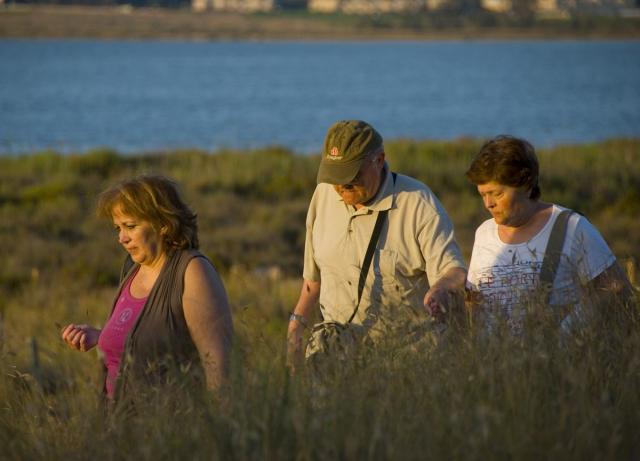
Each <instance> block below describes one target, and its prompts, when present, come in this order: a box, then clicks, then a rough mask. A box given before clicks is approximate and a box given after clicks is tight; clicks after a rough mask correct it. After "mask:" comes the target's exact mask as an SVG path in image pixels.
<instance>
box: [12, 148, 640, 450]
mask: <svg viewBox="0 0 640 461" xmlns="http://www.w3.org/2000/svg"><path fill="white" fill-rule="evenodd" d="M387 147H388V150H389V156H388V157H389V162H390V164H391V166H392V168H394V169H395V170H397V171H400V172H406V173H409V174H412V175H414V176H416V177H418V178H420V179H422V180H423V181H425V182H427V183H428V184H430V185H431V186H432V188H433V189H434V191H435V192H436V193H437V194H438V195H439V196H440V197H441V198H442V200H443V202H444V203H445V206H446V207H447V209H448V210H449V212H450V214H451V216H452V218H453V220H454V223H455V225H456V230H457V232H458V235H459V238H460V241H461V244H462V246H463V249H464V252H465V254H467V255H468V254H469V251H470V245H471V239H472V235H473V229H474V228H475V226H477V225H478V224H479V222H480V221H481V220H482V219H484V215H483V212H482V209H481V206H480V200H479V199H478V198H477V197H476V192H475V190H474V189H473V187H472V186H469V185H468V184H466V182H465V181H464V178H463V177H462V175H463V173H464V169H465V167H466V165H467V164H468V160H469V159H470V156H471V155H472V154H473V152H474V150H475V149H477V147H478V142H476V141H472V140H470V141H459V142H451V143H433V142H431V143H429V142H425V143H419V142H410V141H398V142H392V143H389V145H388V146H387ZM639 155H640V142H637V141H624V140H620V141H610V142H606V143H600V144H597V145H593V146H573V147H562V148H556V149H553V150H550V151H542V152H540V157H541V164H542V171H543V178H542V179H543V195H544V197H545V198H546V199H549V200H554V201H558V202H559V203H561V204H564V205H569V206H573V207H575V208H578V209H580V210H581V211H583V212H584V213H585V214H586V215H587V216H588V217H589V218H590V219H591V220H592V221H593V222H594V223H595V224H596V225H597V226H598V227H599V228H600V229H601V231H602V232H603V234H604V236H605V238H607V240H608V241H609V243H610V244H611V246H612V247H613V248H614V250H615V251H616V253H617V254H618V256H619V257H620V258H621V259H624V260H632V259H635V258H636V257H637V255H638V248H640V245H639V243H638V242H640V239H639V238H638V235H640V233H639V232H638V230H639V229H638V227H639V226H640V224H638V223H637V211H638V207H639V206H640V205H639V203H640V201H638V200H636V198H637V196H636V195H634V194H637V191H638V190H640V188H638V186H639V185H640V162H638V161H637V159H638V157H639ZM316 162H317V158H315V157H304V156H297V155H294V154H292V153H290V152H287V151H284V150H281V149H274V150H268V149H267V150H262V151H256V152H250V153H239V152H223V153H216V154H213V155H212V154H207V153H203V152H173V153H165V154H153V155H145V156H133V157H122V156H119V155H118V154H117V153H114V152H110V151H99V152H93V153H88V154H83V155H76V156H66V157H65V156H61V155H58V154H56V153H52V152H48V153H40V154H31V155H25V156H21V157H15V158H8V157H0V255H2V256H1V258H2V259H1V262H2V264H0V266H1V267H0V314H2V319H3V321H2V335H1V338H2V341H0V368H1V372H2V373H1V376H0V458H2V459H87V458H99V459H122V458H143V459H156V458H160V459H174V458H192V459H264V458H267V459H327V458H330V459H334V458H343V459H360V458H367V459H389V458H393V459H430V458H436V459H540V458H544V459H616V460H617V459H637V458H639V457H640V445H639V444H640V439H639V437H638V430H637V428H638V427H639V425H640V416H639V415H640V397H639V395H640V393H638V389H640V328H639V326H640V323H639V318H640V317H639V306H638V303H637V300H634V302H632V303H630V304H628V305H610V306H606V307H607V310H606V311H605V310H603V309H600V310H596V311H594V312H595V313H594V315H591V316H589V317H588V318H587V320H586V321H585V323H584V324H583V325H581V326H580V328H578V329H577V330H576V331H574V332H573V333H572V334H570V335H567V334H564V333H562V332H561V331H560V330H559V329H558V328H556V327H555V326H554V325H553V324H552V323H551V322H549V319H548V318H547V317H545V315H544V312H545V310H544V309H541V308H536V307H535V306H533V308H532V309H530V311H529V314H528V317H527V323H528V327H527V329H526V331H527V333H526V334H524V335H522V336H518V337H514V336H512V335H509V334H495V335H491V336H489V335H486V334H484V330H483V329H482V328H481V327H480V326H479V323H478V321H477V320H476V322H475V323H474V324H473V325H470V324H469V320H468V318H467V317H465V316H460V317H459V318H458V317H456V318H455V319H451V323H450V326H449V328H448V329H447V330H446V332H445V333H444V334H443V335H442V336H441V337H440V338H439V343H438V345H437V347H434V348H430V349H426V350H420V351H417V352H412V351H409V350H396V349H382V348H378V349H375V350H367V351H365V352H363V353H362V354H360V355H358V356H356V357H354V358H353V359H352V360H349V361H347V362H344V363H341V364H339V365H338V366H337V367H335V369H332V370H330V371H331V372H330V373H326V374H325V375H324V376H325V378H323V379H321V378H319V377H318V376H316V375H313V374H312V373H307V372H302V373H301V374H299V375H298V376H296V378H295V379H291V378H290V377H289V375H288V374H287V372H286V369H285V366H284V360H285V354H284V336H285V331H286V317H287V315H286V313H287V311H289V310H290V309H291V307H292V306H293V304H294V302H295V300H296V297H297V295H298V292H299V278H298V275H297V274H298V271H299V269H300V267H299V265H300V261H301V259H302V243H303V240H302V237H303V232H304V212H305V210H306V203H307V201H308V199H309V198H310V194H311V192H312V190H313V184H314V174H315V166H316ZM140 172H161V173H164V174H167V175H170V176H172V177H174V178H176V179H177V180H178V181H179V182H180V183H181V185H182V186H183V190H184V193H185V197H186V198H187V201H189V202H190V203H191V204H192V205H193V207H194V208H195V209H196V210H197V211H198V213H199V216H200V234H201V241H202V249H203V251H204V252H205V253H206V254H207V255H209V256H210V257H211V258H212V260H214V262H216V265H217V266H218V269H219V270H220V272H221V273H222V275H223V278H224V280H225V285H226V287H227V289H228V292H229V298H230V300H231V303H232V309H233V315H234V325H235V331H236V342H235V347H234V359H233V369H232V376H231V379H230V383H229V387H228V389H227V391H226V392H225V398H224V399H223V400H222V401H218V400H216V399H214V398H213V397H212V396H210V395H208V394H206V393H202V392H193V393H192V394H191V396H190V398H180V399H179V400H178V399H176V398H175V396H174V395H172V394H162V393H160V394H159V395H157V396H155V398H153V399H150V400H149V401H148V402H147V404H138V406H137V407H136V410H135V412H133V413H130V414H129V415H128V416H127V417H126V418H123V417H122V416H120V415H112V416H107V415H105V413H104V409H103V408H102V406H101V404H100V401H101V398H100V394H99V391H98V389H99V388H100V385H99V384H100V383H99V382H98V381H99V368H100V358H99V356H98V354H97V353H96V352H95V351H92V352H89V353H84V354H83V353H78V352H74V351H71V350H69V349H67V348H66V346H64V345H63V343H62V341H61V340H60V339H59V330H60V327H61V326H62V325H65V324H66V323H67V322H69V321H76V322H87V323H93V324H98V325H99V324H101V323H103V322H104V319H105V316H106V314H107V312H108V309H109V305H110V303H111V299H112V297H113V294H114V289H115V288H114V285H115V283H116V282H117V280H116V279H117V274H118V266H119V264H120V261H121V259H122V256H123V255H122V253H120V252H119V250H118V248H117V243H116V242H115V238H114V237H113V235H112V233H111V230H110V229H109V225H108V224H106V223H103V222H100V221H98V220H97V219H96V218H95V217H94V216H93V211H92V207H93V203H94V197H95V194H96V193H97V192H98V191H99V190H100V189H102V188H103V187H104V186H105V185H107V184H109V183H111V182H113V181H114V180H116V179H117V178H121V177H126V176H130V175H132V174H137V173H140ZM634 188H635V189H634ZM634 191H635V192H634ZM603 313H606V314H607V315H601V314H603Z"/></svg>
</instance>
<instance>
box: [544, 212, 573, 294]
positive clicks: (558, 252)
mask: <svg viewBox="0 0 640 461" xmlns="http://www.w3.org/2000/svg"><path fill="white" fill-rule="evenodd" d="M572 213H573V211H571V210H563V211H561V212H560V214H559V215H558V217H557V218H556V222H554V223H553V227H552V228H551V234H550V235H549V241H548V242H547V247H546V248H545V250H544V258H543V260H542V267H541V268H540V288H542V289H544V290H545V304H549V301H550V299H551V289H552V288H553V282H554V280H555V278H556V273H557V272H558V265H559V264H560V258H561V256H562V247H563V246H564V240H565V237H566V234H567V224H568V222H569V217H570V216H571V214H572Z"/></svg>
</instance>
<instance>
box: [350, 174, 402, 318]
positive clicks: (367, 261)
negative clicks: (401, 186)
mask: <svg viewBox="0 0 640 461" xmlns="http://www.w3.org/2000/svg"><path fill="white" fill-rule="evenodd" d="M392 175H393V184H394V186H395V184H396V177H397V175H396V173H392ZM388 212H389V210H382V211H379V212H378V217H377V218H376V224H375V226H374V227H373V232H372V233H371V240H369V246H368V247H367V252H366V253H365V255H364V261H362V269H361V270H360V279H359V280H358V303H357V304H356V308H355V310H354V311H353V314H351V317H349V320H348V321H347V323H351V321H352V320H353V318H354V317H355V316H356V313H357V312H358V307H360V299H361V298H362V292H363V291H364V284H365V282H366V280H367V274H368V273H369V266H371V260H372V259H373V253H374V252H375V251H376V245H377V244H378V240H379V238H380V232H381V231H382V226H384V222H385V221H386V219H387V213H388Z"/></svg>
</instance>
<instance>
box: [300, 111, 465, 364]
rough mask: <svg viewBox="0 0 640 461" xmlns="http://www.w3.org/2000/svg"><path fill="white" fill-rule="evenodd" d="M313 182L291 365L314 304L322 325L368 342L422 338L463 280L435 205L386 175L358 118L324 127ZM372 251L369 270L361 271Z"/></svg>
mask: <svg viewBox="0 0 640 461" xmlns="http://www.w3.org/2000/svg"><path fill="white" fill-rule="evenodd" d="M317 182H318V185H317V187H316V190H315V192H314V194H313V198H312V199H311V203H310V205H309V211H308V214H307V222H306V242H305V255H304V272H303V279H304V280H303V284H302V290H301V293H300V298H299V299H298V302H297V304H296V306H295V309H294V311H293V313H292V314H291V316H290V321H289V329H288V345H289V354H290V357H294V362H295V357H296V356H297V357H299V356H300V355H301V354H302V351H303V347H302V334H303V330H304V328H305V327H306V326H307V324H308V322H309V321H310V320H311V318H312V312H313V309H314V308H315V306H316V304H317V303H318V301H319V302H320V309H321V314H322V319H323V323H328V322H330V323H337V324H350V325H351V326H354V327H357V328H359V329H360V330H362V331H365V332H366V335H367V336H368V337H369V338H373V339H374V341H375V340H376V339H381V338H385V339H389V338H392V339H393V337H398V338H400V337H403V338H406V337H407V336H411V334H412V332H415V331H417V330H422V331H424V330H425V328H424V326H425V325H426V324H428V323H429V322H430V321H431V320H432V319H433V318H438V317H439V316H440V315H441V314H442V312H444V311H446V310H447V308H449V307H450V301H451V299H452V295H454V294H460V293H462V292H463V290H464V283H465V278H466V269H465V265H464V262H463V259H462V256H461V252H460V249H459V247H458V245H457V243H456V241H455V239H454V233H453V226H452V224H451V221H450V219H449V217H448V216H447V214H446V212H445V210H444V208H443V207H442V205H441V203H440V202H439V200H438V199H437V198H436V196H435V195H434V194H433V193H432V192H431V190H430V189H429V188H428V187H427V186H426V185H424V184H422V183H421V182H419V181H417V180H415V179H413V178H410V177H408V176H404V175H401V174H396V173H391V171H390V170H389V166H388V165H387V163H386V161H385V152H384V146H383V142H382V137H381V136H380V134H379V133H378V132H377V131H376V130H375V129H374V128H373V127H372V126H371V125H369V124H368V123H366V122H363V121H360V120H347V121H340V122H337V123H335V124H334V125H333V126H331V127H330V128H329V130H328V132H327V135H326V137H325V141H324V148H323V151H322V160H321V163H320V168H319V170H318V177H317ZM385 210H386V212H385ZM381 213H383V214H386V216H385V217H384V219H382V220H381V221H382V224H381V227H380V229H381V230H380V232H379V236H378V237H377V239H376V237H375V235H374V238H372V234H374V232H373V230H374V227H375V225H376V221H377V220H378V216H379V215H380V214H381ZM372 241H373V243H372ZM370 246H371V247H372V249H371V250H370V253H371V258H370V261H371V262H370V268H369V269H365V270H363V266H366V259H367V258H365V254H366V253H367V249H368V247H370ZM361 277H362V280H363V282H364V283H363V284H360V285H363V286H362V287H361V290H358V288H359V281H360V278H361ZM314 330H315V329H314ZM307 353H309V351H307Z"/></svg>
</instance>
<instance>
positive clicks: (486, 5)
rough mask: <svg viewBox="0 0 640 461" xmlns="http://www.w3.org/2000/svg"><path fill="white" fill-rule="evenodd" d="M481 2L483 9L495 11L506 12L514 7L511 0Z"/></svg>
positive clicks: (486, 0) (483, 0) (485, 0)
mask: <svg viewBox="0 0 640 461" xmlns="http://www.w3.org/2000/svg"><path fill="white" fill-rule="evenodd" d="M480 4H481V5H482V8H483V9H485V10H487V11H493V12H494V13H506V12H507V11H511V8H512V7H513V5H512V4H511V0H481V2H480Z"/></svg>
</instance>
